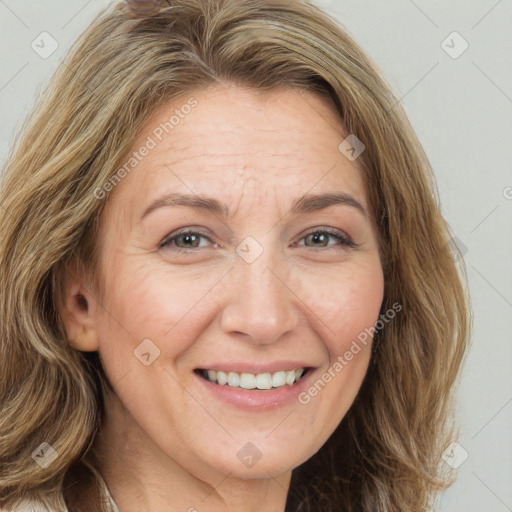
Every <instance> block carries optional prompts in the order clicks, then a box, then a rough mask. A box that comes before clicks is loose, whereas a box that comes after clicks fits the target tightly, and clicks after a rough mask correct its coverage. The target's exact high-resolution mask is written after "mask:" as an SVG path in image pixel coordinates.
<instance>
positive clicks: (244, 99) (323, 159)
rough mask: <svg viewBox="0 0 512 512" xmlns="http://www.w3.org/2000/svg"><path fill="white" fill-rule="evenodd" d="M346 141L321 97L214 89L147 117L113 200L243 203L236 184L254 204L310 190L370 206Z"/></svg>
mask: <svg viewBox="0 0 512 512" xmlns="http://www.w3.org/2000/svg"><path fill="white" fill-rule="evenodd" d="M345 137H346V134H345V133H344V131H343V129H342V127H341V122H340V119H339V117H338V115H337V113H336V111H335V109H334V107H333V105H330V104H329V103H327V102H326V100H324V99H323V98H320V97H319V96H317V95H316V94H313V93H309V92H306V93H304V92H302V93H299V92H297V91H295V90H293V89H283V90H277V91H270V92H265V93H261V92H256V91H253V90H248V89H242V88H239V87H235V86H215V87H213V88H210V89H207V90H203V91H197V92H194V93H191V94H188V95H185V96H183V97H182V98H181V99H179V100H175V101H172V102H168V103H166V104H164V105H162V106H160V107H159V108H158V109H157V110H156V111H155V112H154V113H153V114H152V115H151V116H150V117H149V118H148V120H147V121H146V123H145V124H144V126H143V128H142V129H141V131H140V133H139V136H138V137H137V139H136V140H135V141H134V143H133V145H132V149H131V152H130V155H131V156H132V158H136V159H137V161H136V162H135V161H134V162H132V163H134V164H136V165H134V167H133V170H132V171H131V172H130V173H129V175H128V176H126V178H124V179H123V180H122V181H121V183H119V185H117V187H116V190H115V194H114V196H113V197H112V198H111V201H112V202H116V201H117V200H116V196H117V197H118V198H119V199H118V200H123V201H124V200H125V201H127V203H129V204H130V205H131V206H133V207H134V210H139V209H140V208H138V205H139V204H140V203H144V202H147V201H148V200H150V199H151V198H154V197H155V196H157V195H160V194H161V193H163V192H169V191H171V190H174V191H177V192H182V193H188V194H190V193H198V194H208V195H216V196H218V197H220V198H221V199H222V200H223V202H226V203H228V204H229V202H230V200H233V201H235V200H236V201H238V200H239V199H240V194H239V193H237V190H238V188H237V187H236V186H235V184H241V185H243V186H244V187H245V198H246V200H247V199H249V197H250V198H251V199H252V201H256V202H261V201H264V200H265V198H266V197H267V195H269V194H272V195H273V197H274V196H275V195H276V194H279V195H280V197H282V198H283V200H284V201H287V198H289V199H290V201H293V199H294V198H295V197H298V196H300V195H303V194H305V193H307V192H308V191H314V192H326V191H332V190H336V191H338V190H340V189H342V190H343V191H344V192H347V193H350V194H354V195H357V196H358V200H359V201H360V202H361V203H364V202H365V197H364V196H365V194H364V189H363V183H362V176H361V171H360V169H359V168H358V166H357V163H356V162H351V161H349V160H348V159H347V158H346V157H345V156H344V155H343V154H342V153H341V152H340V151H339V149H338V147H339V145H340V143H341V142H342V141H343V140H344V139H345ZM144 147H150V149H149V151H145V150H144V151H141V150H142V149H143V148H144ZM141 152H144V154H145V156H143V157H141V155H140V154H139V155H138V157H134V156H133V153H141ZM249 191H250V195H248V192H249ZM230 198H231V199H230ZM111 201H109V202H111ZM287 202H289V201H287ZM141 206H142V205H141Z"/></svg>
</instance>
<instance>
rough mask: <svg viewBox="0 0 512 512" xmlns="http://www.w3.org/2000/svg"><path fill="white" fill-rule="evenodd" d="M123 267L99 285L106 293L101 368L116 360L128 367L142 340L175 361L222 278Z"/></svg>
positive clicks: (201, 325) (193, 336)
mask: <svg viewBox="0 0 512 512" xmlns="http://www.w3.org/2000/svg"><path fill="white" fill-rule="evenodd" d="M125 263H126V264H125V266H124V268H121V267H120V266H118V267H117V268H118V269H119V271H118V272H117V273H116V276H115V278H109V279H107V282H106V283H105V287H106V289H107V290H108V291H109V293H108V296H106V298H105V304H104V310H105V314H104V315H103V317H102V322H101V326H100V344H101V353H102V357H103V359H104V361H105V365H106V366H108V363H109V361H111V362H112V365H113V366H112V368H115V367H116V366H120V362H121V360H124V361H125V362H126V360H128V361H129V362H130V363H131V362H132V360H133V358H134V350H136V348H137V347H138V346H139V345H140V343H141V342H142V341H143V340H146V339H149V340H151V341H152V342H153V343H154V345H155V347H156V349H158V350H159V351H160V352H161V354H162V355H165V356H166V357H168V358H171V359H173V358H175V357H177V356H178V355H179V354H180V353H182V352H184V351H186V350H187V348H189V346H191V345H193V343H194V340H195V339H196V338H197V336H198V335H199V333H200V332H201V330H203V329H204V328H205V323H207V313H206V310H207V309H212V305H211V301H212V299H213V297H214V291H215V285H216V283H218V282H219V280H220V279H221V278H222V272H218V271H215V270H213V271H212V272H208V271H204V270H203V271H201V272H199V271H197V270H196V271H193V270H188V269H183V268H180V269H179V270H177V271H172V270H170V269H169V267H168V266H166V265H165V264H164V265H162V264H152V263H146V264H145V265H137V266H136V265H135V264H133V265H130V261H129V258H128V261H125ZM134 263H135V262H134ZM212 292H213V293H212ZM156 349H155V351H156ZM161 361H162V360H160V361H159V363H161ZM120 370H122V368H120Z"/></svg>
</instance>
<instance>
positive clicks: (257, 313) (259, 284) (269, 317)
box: [221, 251, 300, 345]
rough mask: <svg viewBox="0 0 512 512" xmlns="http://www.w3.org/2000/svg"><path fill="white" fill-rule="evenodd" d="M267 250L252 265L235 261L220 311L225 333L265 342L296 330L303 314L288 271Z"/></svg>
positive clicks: (260, 342)
mask: <svg viewBox="0 0 512 512" xmlns="http://www.w3.org/2000/svg"><path fill="white" fill-rule="evenodd" d="M266 253H267V252H266V251H264V252H263V254H262V255H260V257H259V258H258V259H257V260H256V261H254V262H252V263H250V264H249V263H246V262H245V261H243V260H241V259H239V260H238V261H237V262H236V264H235V268H233V270H232V271H231V276H230V279H229V281H228V282H227V283H226V286H227V289H228V291H227V294H226V301H225V302H224V308H223V310H222V314H221V328H222V330H223V332H225V333H227V334H231V335H232V334H234V333H236V334H237V335H239V336H240V335H245V336H246V337H247V338H248V339H250V340H251V341H252V342H253V343H257V344H265V345H267V344H272V343H274V342H276V341H277V340H279V339H280V338H281V337H283V336H284V335H285V334H286V333H288V332H291V331H293V330H294V329H295V328H296V327H297V325H298V323H299V317H300V313H299V310H298V308H297V296H296V295H295V294H294V292H293V287H292V283H290V279H289V272H287V271H286V269H285V266H284V265H280V266H277V265H276V264H275V258H272V257H267V256H266Z"/></svg>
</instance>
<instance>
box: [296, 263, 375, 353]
mask: <svg viewBox="0 0 512 512" xmlns="http://www.w3.org/2000/svg"><path fill="white" fill-rule="evenodd" d="M300 296H301V297H302V298H303V299H302V300H304V302H307V306H308V308H309V309H310V310H311V312H312V313H313V314H312V315H311V318H312V320H311V321H312V322H313V325H315V326H316V330H317V331H318V332H319V333H320V334H321V337H322V340H323V342H324V344H325V346H326V349H327V350H328V352H329V356H330V360H331V362H332V360H333V359H336V358H337V357H338V355H342V354H343V353H344V352H345V351H347V350H349V349H350V347H351V346H352V341H354V340H357V339H358V337H359V340H361V339H366V340H367V342H368V345H369V344H370V342H371V336H368V334H367V333H368V331H369V330H371V329H370V328H372V327H373V326H374V325H375V322H376V321H377V320H378V317H379V312H380V308H381V305H382V300H383V296H384V277H383V273H382V267H381V265H380V262H379V260H378V259H375V260H374V259H371V260H370V261H368V262H366V264H364V265H362V264H350V265H349V264H347V265H346V266H345V267H344V268H342V269H340V270H339V271H333V270H331V271H330V272H328V273H324V274H322V275H318V274H316V275H308V274H306V275H303V276H302V277H301V279H300ZM371 332H373V331H371ZM365 333H366V334H365ZM361 347H362V349H364V348H365V345H364V343H362V344H361ZM349 357H350V356H349Z"/></svg>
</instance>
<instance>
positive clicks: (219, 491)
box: [64, 85, 384, 512]
mask: <svg viewBox="0 0 512 512" xmlns="http://www.w3.org/2000/svg"><path fill="white" fill-rule="evenodd" d="M190 96H192V95H189V96H187V98H189V97H190ZM193 97H194V98H195V99H196V100H197V102H198V104H197V106H196V107H195V108H194V109H193V110H192V112H191V113H190V114H189V115H187V116H186V117H185V118H184V119H182V120H180V123H179V125H177V126H176V127H175V128H174V130H173V131H172V134H171V135H168V136H166V137H164V138H163V140H162V141H161V142H159V143H158V145H157V147H156V148H154V149H152V150H151V151H150V152H149V154H148V155H147V156H146V157H145V158H144V159H143V160H142V161H141V162H140V163H139V164H138V165H137V166H136V168H135V169H134V170H133V171H132V172H131V173H130V174H129V175H127V176H126V177H125V178H124V179H123V180H122V181H121V183H119V184H118V185H117V187H116V188H115V190H114V192H113V193H112V195H111V196H110V197H109V198H108V201H107V205H106V209H105V211H104V216H103V219H102V229H101V237H100V243H101V268H100V272H99V275H100V283H101V286H102V289H101V292H102V295H101V297H102V298H101V304H100V303H99V302H98V301H97V299H96V297H99V295H98V294H95V293H91V291H90V290H88V289H87V288H86V287H84V286H82V285H81V283H84V282H87V279H88V278H90V276H77V278H76V281H74V280H70V281H69V282H68V283H67V288H66V290H67V292H66V293H67V299H66V311H65V315H64V316H65V324H66V329H67V331H68V336H69V339H70V340H71V343H72V345H73V346H74V347H75V348H76V349H78V350H98V351H99V353H100V356H101V358H102V361H103V365H104V367H105V371H106V374H107V376H108V378H109V380H110V382H111V383H112V385H113V387H114V389H115V395H113V396H110V397H107V406H106V410H107V414H106V422H105V425H104V427H103V429H102V432H101V433H100V435H99V437H98V439H97V442H96V444H97V446H98V448H99V450H98V451H99V453H101V471H102V474H103V475H104V477H105V480H106V482H107V485H108V486H109V489H110V491H111V493H112V495H113V497H114V499H115V501H116V503H117V504H118V505H119V507H120V510H122V512H132V511H142V510H151V511H160V510H165V511H178V510H179V511H186V510H188V511H193V510H198V511H201V510H208V511H212V512H216V511H235V510H236V511H238V512H240V511H256V510H266V511H283V510H284V508H285V502H286V496H287V491H288V489H289V484H290V478H291V471H292V469H294V468H296V467H297V466H299V465H300V464H301V463H303V462H304V461H306V460H307V459H309V458H310V457H311V456H312V455H313V454H314V453H315V452H316V451H318V450H319V448H320V447H321V446H322V445H323V444H324V443H325V442H326V440H327V439H328V437H329V436H330V435H331V433H332V432H333V431H334V430H335V429H336V427H337V426H338V425H339V423H340V421H341V420H342V418H343V417H344V415H345V414H346V412H347V410H348V409H349V407H350V405H351V404H352V403H353V401H354V398H355V396H356V394H357V392H358V390H359V388H360V386H361V383H362V381H363V378H364V376H365V374H366V371H367V368H368V363H369V360H370V343H368V345H367V346H366V347H363V349H362V350H361V351H360V352H359V353H358V354H357V355H355V356H354V358H353V359H352V360H351V361H350V362H349V363H348V364H347V365H346V367H345V368H344V369H343V371H341V372H339V373H337V375H336V377H335V378H334V379H332V380H331V382H329V383H328V384H327V385H326V386H325V388H324V389H323V390H322V391H321V392H320V393H318V395H317V396H315V397H314V398H312V399H311V400H310V401H309V403H307V404H301V403H299V402H298V401H293V403H292V404H288V405H286V406H282V407H275V408H272V409H269V410H265V411H262V410H257V409H255V410H253V411H247V410H241V409H239V408H237V407H236V406H234V405H230V404H226V403H224V402H222V401H220V400H219V399H217V398H216V397H215V396H213V395H212V394H211V392H210V391H208V390H207V389H206V388H205V386H204V384H202V383H201V382H200V380H198V378H197V376H196V375H195V374H194V372H193V370H194V369H195V368H198V367H205V366H206V367H208V365H207V363H211V362H213V361H219V360H220V361H229V360H231V359H236V360H243V361H255V362H269V361H270V362H271V361H276V360H285V359H290V358H300V359H301V361H302V360H303V361H307V362H309V363H310V366H313V367H315V370H314V372H315V374H316V378H315V379H314V381H316V380H317V378H320V377H321V375H322V374H323V373H324V372H325V371H326V370H328V369H329V368H330V367H332V365H333V364H334V363H335V361H336V360H337V358H338V356H340V355H343V354H344V353H345V352H346V351H347V350H348V349H349V347H350V344H351V342H352V341H353V340H355V339H356V337H357V335H358V334H359V333H361V332H362V331H363V330H364V329H365V328H368V327H370V326H373V325H374V324H375V322H376V321H377V319H378V315H379V310H380V306H381V303H382V300H383V294H384V280H383V274H382V267H381V263H380V259H379V253H378V246H377V231H376V226H375V223H374V221H373V219H372V218H371V217H370V216H369V215H370V210H369V205H368V204H367V199H366V194H365V189H364V185H363V181H362V173H361V170H360V168H359V166H358V162H357V160H356V161H354V162H351V161H349V160H348V159H347V158H346V157H345V156H344V155H343V154H342V153H341V152H340V151H339V150H338V146H339V144H340V143H341V142H342V141H343V140H344V138H345V137H346V134H344V133H343V131H342V130H341V128H339V127H338V126H339V124H340V123H339V120H338V118H337V115H336V113H335V111H334V109H333V107H332V106H331V105H329V104H328V103H326V102H325V100H323V99H320V98H319V97H317V96H316V95H313V94H312V93H305V94H304V95H302V96H301V95H299V94H298V93H297V92H296V91H293V90H281V91H272V92H270V93H265V94H262V93H256V92H254V91H250V90H246V89H242V88H239V87H235V86H228V85H216V86H215V87H213V88H211V89H210V90H203V91H199V92H196V93H194V94H193ZM185 101H186V100H183V102H173V103H169V104H166V105H164V106H162V107H160V108H159V109H158V110H157V111H156V112H155V113H154V114H153V115H152V116H151V118H149V119H148V120H147V122H146V124H145V126H144V128H143V130H142V131H141V133H140V136H139V137H138V139H137V140H136V141H135V143H134V144H133V150H134V151H135V150H137V149H138V148H140V147H141V146H142V145H143V144H144V142H145V141H146V139H147V137H148V135H151V133H152V131H153V130H154V129H155V127H157V126H158V125H159V124H160V123H161V122H163V121H166V120H168V119H169V117H170V116H171V115H172V114H173V112H174V110H175V109H176V108H180V106H181V105H183V104H184V103H185ZM169 191H172V192H182V193H192V194H205V195H209V196H213V197H215V198H217V199H218V200H219V201H223V202H225V203H226V204H227V205H228V207H229V210H230V216H229V217H228V218H227V219H223V218H222V217H220V216H218V215H215V214H213V213H210V212H205V211H200V210H196V209H192V208H190V207H185V206H178V207H162V208H158V209H156V210H155V211H153V212H152V213H150V214H149V215H147V216H146V217H145V218H144V219H143V220H142V221H140V217H141V215H142V214H143V212H144V211H145V209H146V208H147V207H148V205H149V204H151V203H152V201H153V200H154V199H155V198H157V197H159V196H160V195H161V194H162V193H164V192H169ZM334 191H336V192H344V193H347V194H350V195H351V196H352V197H353V198H355V199H356V200H357V201H359V203H360V204H361V205H362V206H363V207H364V209H365V210H366V212H367V216H366V217H365V215H364V214H363V213H361V212H360V211H359V210H358V209H356V208H354V207H353V206H349V205H343V204H338V205H331V206H329V207H328V208H325V209H323V210H320V211H315V212H309V213H305V214H299V215H295V214H292V213H291V205H292V202H293V201H294V200H295V199H296V198H297V197H299V196H301V195H302V194H305V193H322V192H334ZM184 227H193V228H201V235H203V234H205V235H206V236H207V237H208V238H209V239H210V240H211V241H209V240H208V239H206V238H199V240H200V242H199V245H198V246H197V245H194V242H190V240H188V241H187V239H186V238H183V237H182V238H179V239H175V241H174V245H172V244H171V245H170V246H167V247H164V248H160V243H161V242H162V241H163V240H164V239H165V238H168V237H169V235H171V234H173V233H176V232H177V231H178V230H179V229H181V228H184ZM322 227H324V228H325V227H330V228H333V229H335V230H339V231H340V232H341V234H342V235H345V236H348V237H349V238H350V239H351V240H352V241H354V242H355V243H357V247H355V248H352V247H347V246H344V245H342V244H341V243H340V242H339V240H338V239H337V238H336V237H333V236H328V237H324V238H323V239H322V238H321V239H320V240H315V239H314V237H308V235H310V234H311V233H313V232H314V231H315V230H317V228H322ZM248 236H251V237H253V238H254V239H255V240H256V241H257V242H258V244H259V245H260V246H261V247H262V248H263V252H262V253H261V255H260V256H259V257H258V258H257V259H256V260H255V261H253V262H252V263H250V264H249V263H247V262H246V261H245V260H244V259H243V258H242V257H240V256H239V255H238V254H237V252H236V248H237V246H238V245H239V244H240V243H241V242H242V241H243V240H244V239H245V238H246V237H248ZM179 248H182V249H187V248H189V252H188V253H180V252H177V249H179ZM81 297H82V300H80V298H81ZM83 299H85V300H86V301H87V307H84V303H83ZM144 339H150V340H152V342H153V343H154V344H155V345H156V346H157V347H158V349H159V350H160V355H159V357H157V358H156V359H155V360H154V362H153V363H152V364H150V365H149V366H145V365H144V364H142V363H141V362H140V360H139V359H137V358H136V357H135V356H134V350H135V349H136V348H137V346H138V345H139V344H140V343H141V341H142V340H144ZM314 381H313V382H314ZM248 442H251V443H253V444H254V445H255V446H256V447H257V449H258V450H259V452H260V453H261V454H262V457H261V459H260V460H259V461H258V462H257V463H256V464H254V465H253V466H252V467H247V466H246V465H244V464H243V463H242V462H241V461H240V460H239V458H238V457H237V453H238V451H239V450H240V449H241V447H243V446H244V445H245V444H246V443H248Z"/></svg>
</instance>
